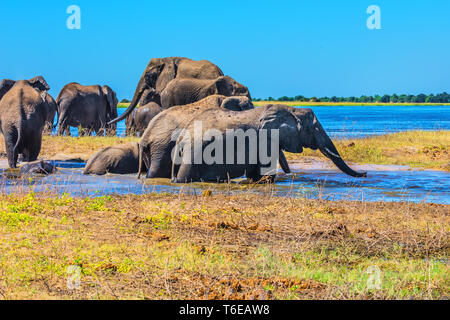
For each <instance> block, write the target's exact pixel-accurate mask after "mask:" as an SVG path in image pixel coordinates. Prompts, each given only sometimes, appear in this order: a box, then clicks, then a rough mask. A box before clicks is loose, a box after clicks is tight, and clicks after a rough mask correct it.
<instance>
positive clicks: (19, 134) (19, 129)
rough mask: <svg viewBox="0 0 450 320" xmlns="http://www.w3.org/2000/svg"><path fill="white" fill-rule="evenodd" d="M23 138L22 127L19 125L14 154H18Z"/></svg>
mask: <svg viewBox="0 0 450 320" xmlns="http://www.w3.org/2000/svg"><path fill="white" fill-rule="evenodd" d="M21 140H22V127H21V126H19V127H18V128H17V141H16V144H15V145H14V147H13V154H16V153H18V152H19V145H20V142H21Z"/></svg>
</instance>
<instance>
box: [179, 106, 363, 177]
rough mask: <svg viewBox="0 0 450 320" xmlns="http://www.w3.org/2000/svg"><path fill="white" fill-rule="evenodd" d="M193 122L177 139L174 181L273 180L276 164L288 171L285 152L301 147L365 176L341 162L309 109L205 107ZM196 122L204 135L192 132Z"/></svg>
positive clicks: (343, 168)
mask: <svg viewBox="0 0 450 320" xmlns="http://www.w3.org/2000/svg"><path fill="white" fill-rule="evenodd" d="M219 119H220V120H221V121H218V120H219ZM195 121H196V122H193V121H191V123H190V124H189V126H187V127H186V131H185V132H184V134H183V135H180V136H179V138H178V141H177V145H176V148H175V151H174V155H175V156H178V157H179V159H178V160H177V161H173V164H172V180H173V181H174V182H181V183H185V182H194V181H211V182H226V181H229V179H234V178H238V177H241V176H243V175H245V176H246V177H247V178H248V179H250V180H253V181H254V182H258V181H261V180H262V179H263V178H266V179H264V180H267V181H269V182H273V181H274V178H275V175H276V164H277V163H278V162H279V163H280V165H281V168H282V169H283V170H284V171H285V172H289V171H290V170H289V166H288V163H287V161H286V159H285V157H284V155H283V151H287V152H292V153H301V152H302V151H303V148H310V149H313V150H316V149H319V150H320V151H321V152H322V153H323V154H324V155H325V156H326V157H328V158H329V159H331V161H333V163H334V164H335V165H336V166H337V167H338V168H339V169H340V170H342V171H343V172H344V173H346V174H348V175H351V176H353V177H363V176H366V173H365V172H356V171H354V170H352V169H351V168H350V167H349V166H348V165H347V164H346V163H345V162H344V160H343V159H342V158H341V157H340V155H339V152H338V151H337V149H336V147H335V146H334V144H333V142H332V141H331V139H330V138H329V137H328V135H327V133H326V132H325V130H324V129H323V128H322V126H321V124H320V123H319V121H318V120H317V117H316V116H315V114H314V113H313V111H312V110H311V109H299V108H293V107H289V106H285V105H267V106H264V107H260V108H256V109H253V110H248V111H243V112H234V111H229V110H227V109H220V110H207V111H206V112H203V113H202V114H201V115H199V116H198V117H197V118H196V120H195ZM199 123H201V124H202V127H201V130H202V131H201V132H202V134H197V135H195V134H194V130H199V129H198V124H199ZM230 130H231V131H230ZM273 130H275V131H273ZM186 133H189V135H186ZM277 135H278V136H277ZM186 137H188V139H187V138H186ZM229 145H231V147H229ZM195 146H197V147H195ZM277 153H278V154H279V156H277Z"/></svg>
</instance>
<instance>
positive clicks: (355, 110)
mask: <svg viewBox="0 0 450 320" xmlns="http://www.w3.org/2000/svg"><path fill="white" fill-rule="evenodd" d="M299 108H301V107H299ZM310 108H311V109H312V110H313V111H314V113H315V114H316V115H317V118H318V119H319V121H320V123H321V124H322V126H323V127H324V128H325V130H326V131H327V132H328V134H329V135H330V136H331V137H333V138H338V137H349V138H358V137H365V136H370V135H377V134H378V135H379V134H386V133H392V132H399V131H406V130H439V129H441V130H450V106H314V107H310ZM124 111H125V109H123V108H119V109H118V114H119V115H121V114H122V113H123V112H124ZM70 132H71V134H72V135H73V136H77V135H78V129H77V128H71V129H70ZM117 134H118V135H119V136H123V135H125V121H121V122H120V123H119V124H118V126H117Z"/></svg>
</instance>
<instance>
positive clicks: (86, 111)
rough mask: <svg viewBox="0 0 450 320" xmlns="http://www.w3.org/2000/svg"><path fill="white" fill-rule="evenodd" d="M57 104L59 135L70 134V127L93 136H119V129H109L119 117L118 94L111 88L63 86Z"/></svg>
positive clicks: (72, 84)
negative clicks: (117, 132)
mask: <svg viewBox="0 0 450 320" xmlns="http://www.w3.org/2000/svg"><path fill="white" fill-rule="evenodd" d="M56 102H57V104H58V126H59V128H58V135H62V134H63V133H64V132H66V134H68V135H69V134H70V132H69V127H81V128H82V129H83V132H80V135H83V134H85V133H86V132H85V130H87V133H88V134H90V133H91V132H95V133H96V134H97V135H103V134H104V131H105V129H106V133H107V134H108V135H115V134H116V125H115V124H111V125H107V123H108V121H110V120H111V119H113V118H115V117H117V103H118V101H117V97H116V93H115V92H114V91H113V90H112V89H111V88H110V87H108V86H103V87H100V86H99V85H93V86H83V85H80V84H79V83H75V82H73V83H69V84H67V85H65V86H64V88H63V89H62V90H61V92H60V93H59V95H58V98H57V99H56Z"/></svg>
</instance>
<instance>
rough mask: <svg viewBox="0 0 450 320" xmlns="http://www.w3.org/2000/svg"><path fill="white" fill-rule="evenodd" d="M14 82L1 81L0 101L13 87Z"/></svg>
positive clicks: (8, 80)
mask: <svg viewBox="0 0 450 320" xmlns="http://www.w3.org/2000/svg"><path fill="white" fill-rule="evenodd" d="M15 83H16V82H15V81H14V80H10V79H3V80H2V81H1V82H0V100H1V99H2V98H3V96H4V95H5V94H6V93H7V92H8V91H9V90H11V88H12V87H13V86H14V84H15Z"/></svg>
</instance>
